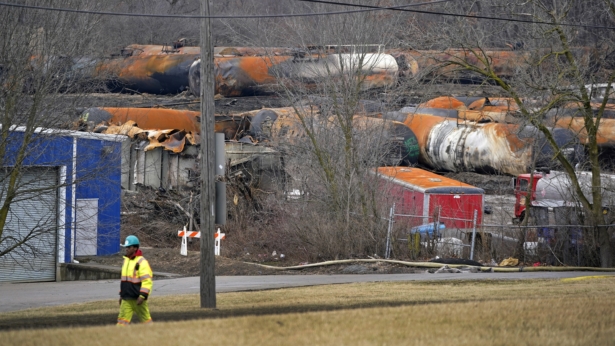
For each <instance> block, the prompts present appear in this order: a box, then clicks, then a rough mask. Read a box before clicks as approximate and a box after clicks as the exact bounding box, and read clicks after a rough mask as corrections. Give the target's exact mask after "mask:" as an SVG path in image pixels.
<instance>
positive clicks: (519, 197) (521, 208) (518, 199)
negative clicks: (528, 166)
mask: <svg viewBox="0 0 615 346" xmlns="http://www.w3.org/2000/svg"><path fill="white" fill-rule="evenodd" d="M532 175H533V176H534V180H533V181H532V187H531V189H528V187H529V186H530V181H531V180H532ZM542 177H543V175H542V174H540V173H533V174H531V173H525V174H520V175H518V176H517V177H515V178H513V179H512V185H513V190H514V191H515V217H514V218H513V222H521V221H523V219H524V218H525V199H526V198H527V195H528V190H529V191H531V197H530V198H531V201H533V200H535V199H536V184H537V183H538V181H539V180H540V179H541V178H542Z"/></svg>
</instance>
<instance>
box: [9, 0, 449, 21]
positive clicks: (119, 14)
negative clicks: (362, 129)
mask: <svg viewBox="0 0 615 346" xmlns="http://www.w3.org/2000/svg"><path fill="white" fill-rule="evenodd" d="M449 1H453V0H434V1H429V2H421V3H415V4H408V5H400V6H391V7H376V8H365V9H361V10H347V11H335V12H316V13H293V14H258V15H232V16H211V15H210V16H201V15H198V16H195V15H188V14H149V13H125V12H106V11H91V10H78V9H72V8H60V7H46V6H34V5H23V4H12V3H6V2H0V6H5V7H17V8H25V9H31V10H42V11H54V12H69V13H80V14H92V15H101V16H116V17H148V18H179V19H205V18H209V19H256V18H287V17H314V16H330V15H338V14H351V13H362V12H373V11H386V10H400V9H404V8H407V7H417V6H424V5H431V4H437V3H442V2H449Z"/></svg>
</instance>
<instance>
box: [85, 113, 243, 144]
mask: <svg viewBox="0 0 615 346" xmlns="http://www.w3.org/2000/svg"><path fill="white" fill-rule="evenodd" d="M81 121H83V122H85V123H90V124H92V125H93V126H94V125H98V124H101V123H103V124H106V125H122V124H125V123H127V122H129V121H131V122H133V123H134V124H135V126H137V127H139V128H140V129H143V130H164V129H174V130H180V131H186V132H189V133H192V134H200V132H201V113H200V112H194V111H189V110H178V109H165V108H130V107H126V108H122V107H93V108H88V109H86V110H85V111H84V112H83V113H82V114H81ZM249 126H250V121H249V119H248V118H246V117H243V116H227V115H216V116H215V124H214V131H215V132H217V133H224V136H225V138H226V139H227V140H238V139H240V137H242V136H243V135H244V134H247V132H248V129H249Z"/></svg>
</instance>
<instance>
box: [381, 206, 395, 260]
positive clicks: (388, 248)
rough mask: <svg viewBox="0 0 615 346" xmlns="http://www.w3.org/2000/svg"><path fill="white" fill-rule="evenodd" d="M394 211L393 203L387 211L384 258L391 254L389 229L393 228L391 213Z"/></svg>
mask: <svg viewBox="0 0 615 346" xmlns="http://www.w3.org/2000/svg"><path fill="white" fill-rule="evenodd" d="M394 213H395V203H393V206H392V207H391V212H390V213H389V229H388V230H387V241H386V248H385V249H384V258H385V259H389V256H390V255H391V230H392V229H393V215H394Z"/></svg>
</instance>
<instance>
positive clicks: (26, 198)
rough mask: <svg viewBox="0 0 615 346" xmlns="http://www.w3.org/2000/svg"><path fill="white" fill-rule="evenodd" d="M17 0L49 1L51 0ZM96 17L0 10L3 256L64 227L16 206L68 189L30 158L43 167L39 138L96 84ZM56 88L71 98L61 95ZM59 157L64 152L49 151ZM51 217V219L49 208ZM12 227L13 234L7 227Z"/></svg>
mask: <svg viewBox="0 0 615 346" xmlns="http://www.w3.org/2000/svg"><path fill="white" fill-rule="evenodd" d="M22 3H24V4H28V5H35V6H36V5H39V6H51V2H50V1H23V2H22ZM93 5H95V3H94V2H92V4H90V3H88V2H84V1H73V0H65V1H54V2H53V6H59V7H68V8H80V9H94V8H95V7H93ZM97 20H98V19H97V18H96V17H94V16H85V15H78V14H74V13H66V12H49V11H44V10H33V9H27V8H17V7H3V8H2V10H1V11H0V32H2V35H0V84H1V85H2V87H1V88H0V114H1V119H0V126H1V127H0V167H2V168H1V169H2V170H1V171H0V257H2V256H7V255H10V254H11V253H12V252H14V251H16V250H20V251H26V252H32V251H34V249H35V248H37V246H36V244H44V243H45V241H46V240H45V239H47V238H49V236H50V234H51V233H50V232H51V231H55V230H56V229H57V227H61V226H63V225H58V224H56V223H55V221H53V220H52V219H47V218H46V217H45V218H43V219H32V218H31V217H30V216H29V215H17V214H15V213H14V209H15V208H14V207H15V206H17V205H21V206H22V207H23V208H25V209H26V210H27V209H28V208H32V211H34V209H36V208H40V207H42V208H48V209H49V210H55V209H54V208H55V199H53V198H52V199H51V200H48V198H49V196H52V197H53V196H55V193H56V192H55V191H57V190H58V189H59V188H62V187H66V183H65V182H62V181H60V179H58V174H57V173H54V172H53V170H55V168H52V167H38V168H32V167H31V166H32V165H33V162H39V163H38V165H39V166H41V165H42V166H45V164H41V163H40V162H41V160H39V159H40V157H41V155H44V154H43V153H44V152H48V150H47V149H48V148H46V147H44V145H45V144H44V143H45V141H46V140H47V139H49V138H50V137H53V136H56V134H55V133H54V132H52V131H45V128H58V127H66V126H67V124H70V122H71V121H72V119H74V118H75V110H74V109H75V105H76V104H78V100H79V99H80V98H79V96H80V95H82V94H83V92H84V91H87V90H90V88H95V85H94V84H95V82H94V81H93V80H91V79H89V78H87V76H91V74H92V73H91V72H92V69H94V60H93V59H90V58H88V57H87V56H88V53H90V52H94V51H96V50H95V49H93V45H94V43H95V41H96V35H97V32H98V28H97V24H98V22H97ZM61 93H70V94H71V95H70V96H68V97H60V94H61ZM62 154H66V153H59V152H58V153H56V154H54V155H57V156H56V157H61V156H62ZM48 162H49V163H48V164H47V166H50V165H53V162H54V158H49V160H48ZM47 173H53V174H51V175H49V174H47ZM101 174H104V173H101ZM50 215H53V216H55V215H54V214H53V212H52V213H51V214H50ZM54 220H55V219H54ZM9 228H11V229H12V230H13V231H15V230H17V231H18V232H7V230H9V231H10V229H9ZM53 234H55V233H53ZM42 248H44V247H38V249H39V250H38V251H41V250H40V249H42ZM50 251H55V250H53V249H52V250H50Z"/></svg>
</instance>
